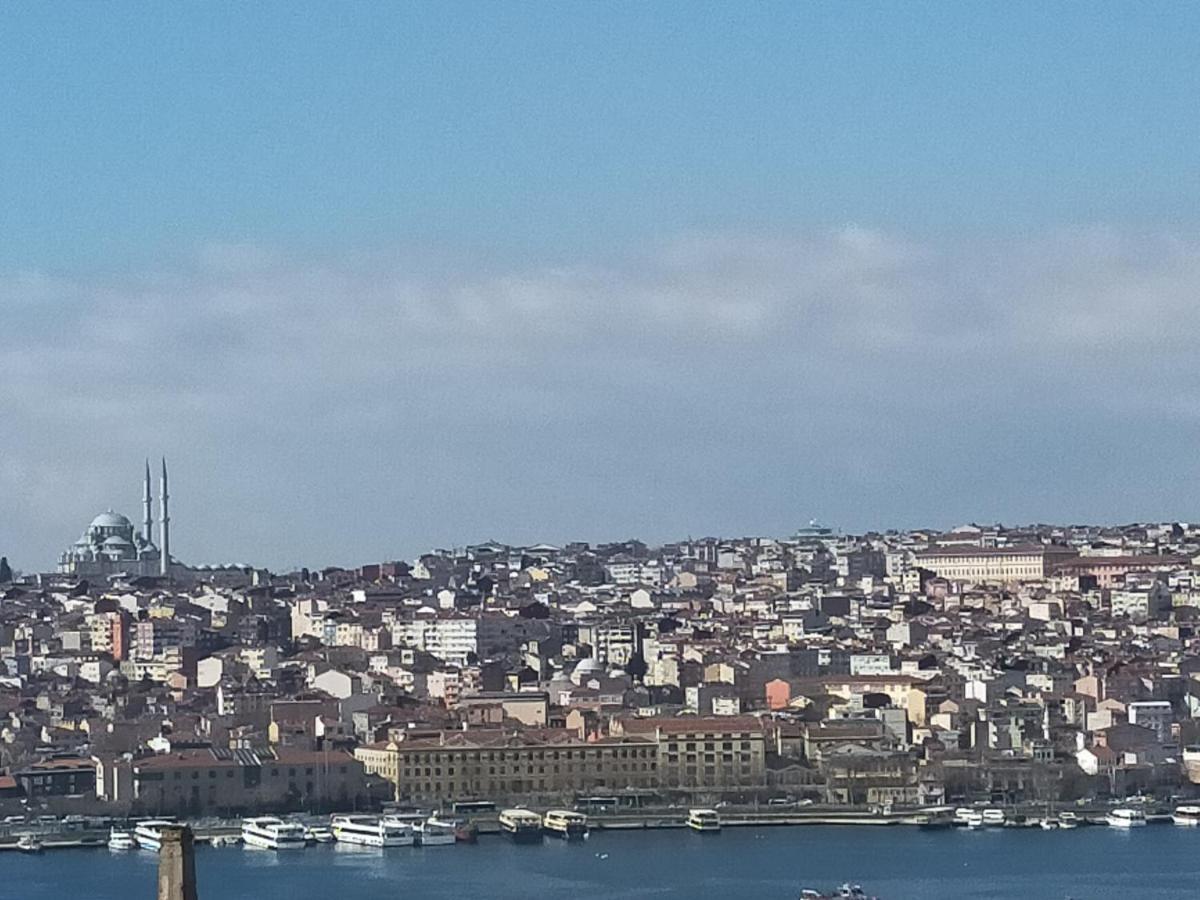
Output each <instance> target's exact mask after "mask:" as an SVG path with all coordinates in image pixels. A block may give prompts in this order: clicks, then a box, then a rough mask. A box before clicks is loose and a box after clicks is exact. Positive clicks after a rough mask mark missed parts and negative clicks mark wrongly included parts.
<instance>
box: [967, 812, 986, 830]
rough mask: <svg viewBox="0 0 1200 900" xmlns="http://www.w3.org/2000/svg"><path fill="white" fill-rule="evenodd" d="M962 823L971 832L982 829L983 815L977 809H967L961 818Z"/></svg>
mask: <svg viewBox="0 0 1200 900" xmlns="http://www.w3.org/2000/svg"><path fill="white" fill-rule="evenodd" d="M962 823H963V824H964V825H966V826H967V827H968V828H970V829H971V830H972V831H974V830H976V829H979V828H982V827H983V826H984V819H983V813H981V812H980V811H979V810H977V809H969V810H967V813H966V815H965V816H963V819H962Z"/></svg>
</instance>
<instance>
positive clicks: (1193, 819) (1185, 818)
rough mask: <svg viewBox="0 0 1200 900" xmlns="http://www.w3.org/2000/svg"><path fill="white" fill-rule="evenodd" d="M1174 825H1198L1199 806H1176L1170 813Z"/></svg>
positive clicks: (1199, 818) (1199, 821) (1199, 822)
mask: <svg viewBox="0 0 1200 900" xmlns="http://www.w3.org/2000/svg"><path fill="white" fill-rule="evenodd" d="M1171 821H1172V822H1174V823H1175V824H1176V825H1193V826H1195V825H1200V806H1177V807H1175V812H1173V813H1172V814H1171Z"/></svg>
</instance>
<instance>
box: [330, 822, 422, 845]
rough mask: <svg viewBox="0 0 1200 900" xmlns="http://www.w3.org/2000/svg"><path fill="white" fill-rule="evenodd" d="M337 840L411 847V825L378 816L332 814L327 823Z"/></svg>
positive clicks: (350, 842) (347, 842)
mask: <svg viewBox="0 0 1200 900" xmlns="http://www.w3.org/2000/svg"><path fill="white" fill-rule="evenodd" d="M329 825H330V830H331V831H332V832H333V836H334V838H335V839H336V840H337V841H340V842H341V843H345V844H361V845H363V846H366V847H411V846H412V843H413V830H412V826H411V825H408V824H407V823H402V822H388V821H385V819H380V818H379V817H378V816H356V815H349V816H334V817H333V819H332V820H331V821H330V823H329Z"/></svg>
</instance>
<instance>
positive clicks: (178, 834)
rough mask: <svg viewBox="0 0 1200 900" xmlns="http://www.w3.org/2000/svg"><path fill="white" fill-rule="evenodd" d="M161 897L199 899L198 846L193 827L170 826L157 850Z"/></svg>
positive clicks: (159, 898) (160, 899)
mask: <svg viewBox="0 0 1200 900" xmlns="http://www.w3.org/2000/svg"><path fill="white" fill-rule="evenodd" d="M158 900H196V848H195V847H194V846H193V844H192V829H190V828H188V827H187V826H186V825H168V826H164V827H163V830H162V849H161V850H159V852H158Z"/></svg>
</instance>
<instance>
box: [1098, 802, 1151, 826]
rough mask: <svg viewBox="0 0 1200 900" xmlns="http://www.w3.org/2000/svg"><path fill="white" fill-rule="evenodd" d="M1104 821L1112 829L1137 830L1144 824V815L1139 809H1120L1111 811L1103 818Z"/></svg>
mask: <svg viewBox="0 0 1200 900" xmlns="http://www.w3.org/2000/svg"><path fill="white" fill-rule="evenodd" d="M1104 821H1105V822H1107V823H1108V824H1109V826H1110V827H1112V828H1137V827H1138V826H1139V825H1145V824H1146V814H1145V813H1144V812H1142V811H1141V810H1140V809H1130V808H1129V807H1121V808H1119V809H1114V810H1112V811H1111V812H1110V813H1109V814H1108V815H1107V816H1105V817H1104Z"/></svg>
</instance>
